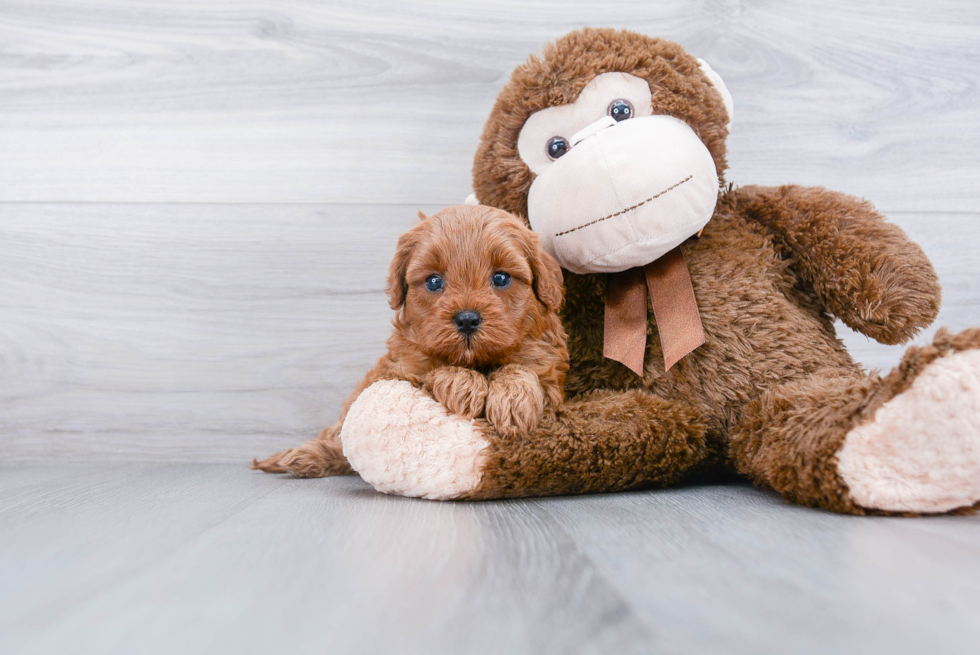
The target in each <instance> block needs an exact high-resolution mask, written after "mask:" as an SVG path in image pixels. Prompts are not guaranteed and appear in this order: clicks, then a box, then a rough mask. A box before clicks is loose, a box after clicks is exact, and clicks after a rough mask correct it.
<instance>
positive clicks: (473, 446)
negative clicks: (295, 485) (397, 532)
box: [340, 380, 489, 500]
mask: <svg viewBox="0 0 980 655" xmlns="http://www.w3.org/2000/svg"><path fill="white" fill-rule="evenodd" d="M340 439H341V441H342V442H343V448H344V456H345V457H346V458H347V460H348V461H349V462H350V464H351V467H353V469H354V470H355V471H357V472H358V474H360V476H361V477H362V478H364V480H366V481H367V482H368V483H369V484H371V486H373V487H374V488H375V489H377V490H378V491H382V492H384V493H386V494H397V495H400V496H413V497H417V498H429V499H432V500H448V499H451V498H459V497H460V496H463V495H465V494H466V493H468V492H470V491H472V490H473V489H475V488H476V487H477V485H478V484H479V483H480V479H481V476H482V473H483V459H482V454H483V451H484V449H485V448H486V447H487V446H488V445H489V444H488V442H487V440H486V439H484V438H483V436H482V434H481V432H480V428H479V426H478V425H477V422H476V421H474V420H468V419H463V418H459V417H457V416H454V415H452V414H449V413H448V412H447V411H446V408H445V407H443V406H442V405H440V404H439V403H438V402H436V401H435V400H434V399H433V398H432V397H431V396H429V395H428V394H426V393H425V392H424V391H422V390H421V389H418V388H417V387H414V386H413V385H412V384H411V383H409V382H404V381H401V380H385V381H382V382H375V383H374V384H372V385H371V386H370V387H368V388H367V389H365V390H364V391H363V392H362V393H361V395H360V396H358V398H357V400H356V401H354V404H353V405H351V408H350V411H349V412H348V413H347V418H346V420H345V421H344V427H343V428H342V429H341V431H340Z"/></svg>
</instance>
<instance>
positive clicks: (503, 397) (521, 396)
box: [487, 364, 544, 437]
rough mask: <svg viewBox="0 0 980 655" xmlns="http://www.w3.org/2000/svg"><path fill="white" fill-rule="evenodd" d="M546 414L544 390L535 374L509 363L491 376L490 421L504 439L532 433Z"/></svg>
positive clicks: (488, 411)
mask: <svg viewBox="0 0 980 655" xmlns="http://www.w3.org/2000/svg"><path fill="white" fill-rule="evenodd" d="M542 414H544V389H542V388H541V381H540V380H539V379H538V376H537V375H535V373H534V372H533V371H531V370H529V369H527V368H524V367H523V366H518V365H516V364H508V365H507V366H504V367H503V368H500V369H498V370H496V371H494V372H493V373H491V374H490V390H489V393H488V394H487V421H489V422H490V424H491V425H492V426H493V427H495V428H496V429H497V432H498V433H499V434H500V435H501V436H504V437H516V436H524V435H528V434H530V433H531V431H532V430H534V428H535V427H537V425H538V422H539V421H540V420H541V415H542Z"/></svg>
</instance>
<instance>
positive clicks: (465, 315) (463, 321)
mask: <svg viewBox="0 0 980 655" xmlns="http://www.w3.org/2000/svg"><path fill="white" fill-rule="evenodd" d="M481 322H483V318H482V317H481V316H480V312H474V311H473V310H472V309H464V310H463V311H461V312H456V314H455V315H454V316H453V323H455V324H456V329H457V330H459V331H460V332H461V333H463V334H465V335H466V336H470V335H471V334H473V333H474V332H476V329H477V328H478V327H480V323H481Z"/></svg>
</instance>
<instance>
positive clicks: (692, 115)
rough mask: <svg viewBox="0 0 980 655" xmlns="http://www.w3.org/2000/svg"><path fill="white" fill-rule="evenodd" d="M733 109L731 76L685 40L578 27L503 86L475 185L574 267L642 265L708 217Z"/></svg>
mask: <svg viewBox="0 0 980 655" xmlns="http://www.w3.org/2000/svg"><path fill="white" fill-rule="evenodd" d="M730 117H731V97H730V96H729V95H728V92H727V90H726V89H725V87H724V84H723V83H722V82H721V78H720V77H718V76H717V75H716V74H715V73H714V71H712V70H711V69H710V67H708V66H707V65H706V64H704V63H703V62H699V60H697V59H695V58H694V57H692V56H691V55H689V54H688V53H687V52H685V51H684V49H683V48H682V47H681V46H679V45H677V44H676V43H671V42H669V41H662V40H659V39H653V38H650V37H647V36H644V35H641V34H637V33H635V32H629V31H625V30H622V31H615V30H609V29H592V28H586V29H582V30H577V31H575V32H572V33H570V34H568V35H566V36H564V37H562V38H561V39H559V40H558V41H556V42H555V43H553V44H550V45H548V46H546V47H545V49H544V51H543V53H542V55H541V56H533V57H531V58H530V59H529V60H528V61H527V63H525V64H524V65H522V66H520V67H519V68H518V69H517V70H515V71H514V74H513V76H512V77H511V79H510V81H509V82H508V83H507V84H506V85H505V87H504V88H503V89H502V90H501V92H500V94H499V95H498V97H497V102H496V104H495V106H494V108H493V111H492V112H491V114H490V118H489V119H488V121H487V124H486V127H485V128H484V132H483V136H482V138H481V143H480V147H479V148H478V150H477V153H476V157H475V159H474V165H473V185H474V190H475V191H476V194H477V197H478V199H479V200H480V201H481V202H482V203H484V204H488V205H492V206H495V207H500V208H502V209H506V210H507V211H510V212H512V213H515V214H518V215H523V216H526V217H527V220H528V223H529V224H530V226H531V227H532V228H533V229H534V230H535V231H536V232H537V233H538V234H539V235H540V238H541V241H542V244H543V245H544V247H545V249H546V250H547V251H548V252H549V253H550V254H552V255H553V256H554V257H555V258H556V259H557V260H558V261H559V263H560V264H561V265H562V266H563V267H564V268H566V269H568V270H570V271H572V272H575V273H592V272H616V271H621V270H625V269H627V268H631V267H634V266H641V265H645V264H647V263H649V262H651V261H654V260H655V259H657V258H659V257H660V256H662V255H663V254H665V253H666V252H668V251H669V250H671V249H672V248H674V247H675V246H677V245H678V244H680V243H681V242H682V241H684V240H685V239H686V238H688V237H690V236H692V235H694V234H696V233H697V232H698V231H699V230H700V229H701V228H702V227H703V226H704V225H705V223H707V222H708V220H709V219H710V218H711V216H712V213H713V211H714V207H715V202H716V201H717V197H718V190H719V184H720V182H721V176H722V175H723V172H724V170H725V167H726V163H725V138H726V137H727V135H728V123H729V121H730Z"/></svg>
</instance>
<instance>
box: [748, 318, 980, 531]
mask: <svg viewBox="0 0 980 655" xmlns="http://www.w3.org/2000/svg"><path fill="white" fill-rule="evenodd" d="M731 457H732V459H733V461H734V463H735V466H736V468H738V470H739V471H740V472H742V473H744V474H746V475H748V476H749V477H750V478H752V479H753V480H754V481H755V482H757V483H759V484H762V485H765V486H768V487H771V488H772V489H775V490H776V491H778V492H779V493H780V494H782V495H783V496H784V497H785V498H787V499H788V500H792V501H794V502H798V503H802V504H805V505H814V506H820V507H824V508H827V509H830V510H834V511H837V512H845V513H851V514H866V513H918V514H934V513H942V512H948V511H952V510H956V509H960V508H964V507H970V506H972V505H974V504H976V503H977V502H980V330H967V331H965V332H962V333H960V334H958V335H955V336H953V335H950V334H948V333H946V332H944V331H940V332H939V334H937V335H936V339H935V341H934V343H933V344H932V345H930V346H925V347H921V348H920V347H912V348H910V349H909V350H908V351H907V352H906V354H905V356H904V358H903V360H902V362H901V364H900V365H899V366H898V367H897V368H896V369H895V370H893V371H892V372H891V373H890V374H889V375H887V376H886V377H884V378H880V377H876V376H873V377H859V376H855V375H848V374H842V373H840V372H837V371H825V372H821V373H817V374H814V375H813V376H811V377H810V378H808V379H806V380H801V381H798V382H793V383H788V384H785V385H782V386H779V387H776V388H774V389H770V390H769V391H767V392H766V393H765V394H763V395H762V396H761V397H760V398H759V399H758V400H756V401H754V402H753V403H751V404H750V405H749V406H748V407H746V409H745V412H744V414H743V418H742V421H741V424H740V425H739V427H738V428H737V429H736V430H735V431H734V432H733V434H732V438H731Z"/></svg>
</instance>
